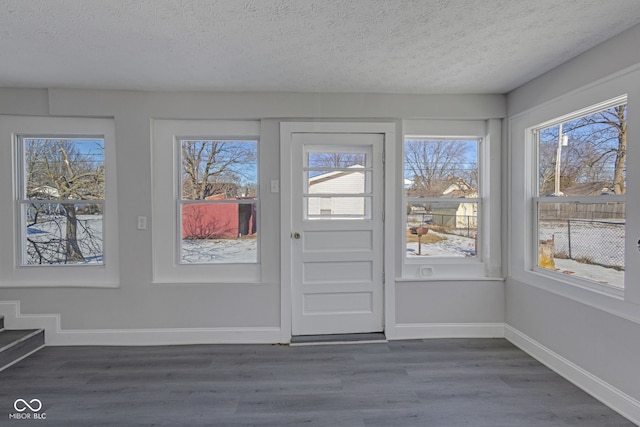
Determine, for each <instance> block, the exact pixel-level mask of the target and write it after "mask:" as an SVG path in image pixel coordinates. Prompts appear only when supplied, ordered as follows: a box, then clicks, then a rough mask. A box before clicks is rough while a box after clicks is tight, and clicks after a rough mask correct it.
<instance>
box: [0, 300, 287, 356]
mask: <svg viewBox="0 0 640 427" xmlns="http://www.w3.org/2000/svg"><path fill="white" fill-rule="evenodd" d="M0 314H4V316H5V318H4V322H5V329H44V330H45V334H44V336H45V344H46V345H48V346H61V345H174V344H175V345H185V344H275V343H279V342H280V328H279V327H237V328H236V327H234V328H166V329H82V330H76V329H62V328H61V327H60V315H59V314H22V313H21V312H20V301H0Z"/></svg>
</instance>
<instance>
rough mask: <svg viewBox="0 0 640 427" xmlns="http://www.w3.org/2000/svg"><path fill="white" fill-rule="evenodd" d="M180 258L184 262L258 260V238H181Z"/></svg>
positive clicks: (250, 261)
mask: <svg viewBox="0 0 640 427" xmlns="http://www.w3.org/2000/svg"><path fill="white" fill-rule="evenodd" d="M180 260H181V262H182V263H185V264H209V263H252V262H258V240H257V239H200V240H183V241H182V248H181V254H180Z"/></svg>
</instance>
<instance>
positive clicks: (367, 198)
mask: <svg viewBox="0 0 640 427" xmlns="http://www.w3.org/2000/svg"><path fill="white" fill-rule="evenodd" d="M383 146H384V135H383V134H378V133H348V134H347V133H345V134H341V133H294V134H292V146H291V171H292V177H293V182H292V195H291V200H292V212H291V215H292V236H294V233H298V234H297V236H299V238H292V240H291V245H292V248H291V253H292V260H291V262H292V268H291V274H292V276H291V279H292V332H293V334H294V335H309V334H337V333H357V332H375V331H381V330H382V319H383V312H382V306H383V305H382V293H383V292H382V291H383V289H382V288H383V239H382V235H383V225H382V206H383V173H382V172H383V171H382V165H383V162H382V157H383Z"/></svg>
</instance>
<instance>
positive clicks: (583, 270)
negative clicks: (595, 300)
mask: <svg viewBox="0 0 640 427" xmlns="http://www.w3.org/2000/svg"><path fill="white" fill-rule="evenodd" d="M554 262H555V265H556V268H557V269H558V270H557V271H559V272H561V273H565V274H568V275H575V276H578V277H584V278H585V279H591V280H594V281H596V282H600V283H608V284H610V285H613V286H618V287H620V288H622V287H624V271H618V270H615V269H613V268H606V267H601V266H599V265H593V264H583V263H580V262H578V261H574V260H572V259H557V258H556V259H554Z"/></svg>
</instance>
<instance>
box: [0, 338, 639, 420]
mask: <svg viewBox="0 0 640 427" xmlns="http://www.w3.org/2000/svg"><path fill="white" fill-rule="evenodd" d="M19 398H21V399H25V400H26V401H30V400H31V399H34V398H36V399H39V400H40V401H41V402H42V405H43V406H42V409H41V411H40V413H41V414H42V413H44V414H46V421H42V420H39V421H33V422H28V421H24V420H21V421H11V420H8V416H9V413H12V412H15V410H14V408H13V405H14V402H15V400H16V399H19ZM25 412H29V411H28V410H27V411H25ZM14 424H15V425H21V426H25V425H31V424H33V425H40V426H44V425H46V426H76V425H78V426H103V425H104V426H107V425H109V426H125V425H167V426H196V425H213V426H227V425H229V426H239V425H247V426H248V425H251V426H349V427H357V426H385V427H388V426H430V427H431V426H433V427H436V426H446V427H456V426H476V427H481V426H486V427H500V426H512V427H527V426H580V427H589V426H594V427H617V426H632V425H633V424H631V423H630V422H628V421H626V420H625V419H624V418H623V417H621V416H619V415H618V414H616V413H615V412H613V411H612V410H610V409H609V408H607V407H606V406H604V405H602V404H601V403H599V402H598V401H596V400H595V399H593V398H591V397H590V396H588V395H587V394H586V393H584V392H582V391H581V390H579V389H578V388H576V387H575V386H573V385H572V384H570V383H569V382H567V381H565V380H563V379H562V378H561V377H559V376H558V375H556V374H554V373H553V372H551V371H550V370H548V369H547V368H545V367H544V366H542V365H541V364H540V363H538V362H536V361H535V360H534V359H532V358H531V357H529V356H527V355H526V354H525V353H523V352H522V351H520V350H518V349H517V348H515V347H514V346H513V345H511V344H510V343H508V342H507V341H505V340H503V339H445V340H442V339H437V340H413V341H394V342H389V343H382V344H352V345H322V346H303V347H288V346H278V345H273V346H272V345H202V346H171V347H47V348H45V349H43V350H41V351H40V352H38V353H36V354H35V355H33V356H31V357H30V358H28V359H26V360H23V361H22V362H20V363H18V364H16V365H14V366H12V367H10V368H8V369H7V370H5V371H3V372H0V425H14Z"/></svg>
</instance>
